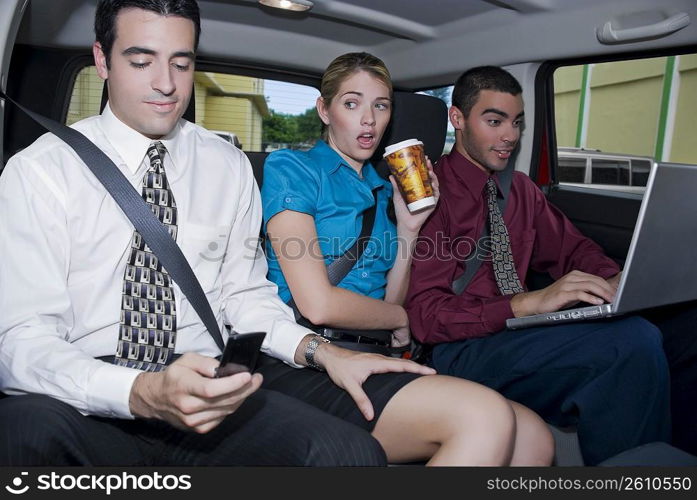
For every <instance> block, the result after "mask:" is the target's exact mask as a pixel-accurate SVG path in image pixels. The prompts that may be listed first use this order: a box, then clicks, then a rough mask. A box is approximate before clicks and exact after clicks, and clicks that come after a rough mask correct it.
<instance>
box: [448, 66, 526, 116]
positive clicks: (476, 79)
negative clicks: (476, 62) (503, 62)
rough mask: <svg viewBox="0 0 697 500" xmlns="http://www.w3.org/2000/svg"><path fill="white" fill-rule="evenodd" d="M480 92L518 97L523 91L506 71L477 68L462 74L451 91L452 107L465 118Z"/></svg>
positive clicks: (484, 67)
mask: <svg viewBox="0 0 697 500" xmlns="http://www.w3.org/2000/svg"><path fill="white" fill-rule="evenodd" d="M482 90H494V91H496V92H505V93H507V94H511V95H518V94H520V93H522V92H523V89H522V88H521V86H520V83H518V80H516V79H515V77H514V76H513V75H511V74H510V73H509V72H508V71H506V70H505V69H503V68H499V67H498V66H478V67H476V68H472V69H469V70H467V71H465V72H464V73H462V74H461V75H460V77H459V78H458V79H457V81H456V82H455V88H454V89H453V98H452V102H453V106H455V107H456V108H458V109H459V110H460V111H462V114H464V115H465V117H467V116H469V114H470V111H472V108H473V107H474V105H475V104H476V103H477V99H479V92H481V91H482Z"/></svg>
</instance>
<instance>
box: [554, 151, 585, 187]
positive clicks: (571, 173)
mask: <svg viewBox="0 0 697 500" xmlns="http://www.w3.org/2000/svg"><path fill="white" fill-rule="evenodd" d="M585 178H586V159H585V158H570V157H568V156H559V182H585Z"/></svg>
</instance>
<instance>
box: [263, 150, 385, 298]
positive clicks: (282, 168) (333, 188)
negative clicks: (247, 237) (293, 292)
mask: <svg viewBox="0 0 697 500" xmlns="http://www.w3.org/2000/svg"><path fill="white" fill-rule="evenodd" d="M361 174H362V177H359V175H358V173H357V172H356V171H355V170H354V169H353V168H352V167H351V166H350V165H348V164H347V163H346V161H345V160H344V159H343V158H341V156H339V154H338V153H337V152H336V151H334V150H333V149H332V148H331V147H329V145H327V143H325V142H324V141H318V142H317V145H315V147H313V148H312V149H311V150H309V151H294V150H289V149H283V150H280V151H274V152H273V153H271V154H270V155H269V156H268V158H267V159H266V163H265V164H264V177H263V179H264V182H263V186H262V189H261V199H262V205H263V210H264V233H266V226H267V223H268V221H269V220H270V219H271V218H272V217H273V216H274V215H276V214H277V213H279V212H282V211H284V210H293V211H295V212H301V213H305V214H308V215H311V216H312V217H314V219H315V226H316V228H317V236H318V238H319V246H320V249H321V251H322V255H323V256H324V261H325V264H326V265H328V264H329V263H331V262H332V261H333V260H334V259H336V258H338V257H340V256H341V255H342V254H343V253H344V252H345V251H346V250H347V249H349V248H350V247H351V245H353V243H354V242H355V240H356V238H357V237H358V236H359V234H360V232H361V225H362V223H363V215H362V214H363V212H364V211H365V210H366V209H367V208H369V207H371V206H372V205H373V203H374V197H373V192H372V191H373V189H377V204H378V206H377V209H376V214H375V223H374V226H373V232H372V237H371V239H370V242H369V243H368V245H367V247H366V249H365V252H364V254H363V256H362V257H361V259H360V260H359V261H358V262H357V263H356V265H354V267H353V269H351V271H350V272H349V274H348V275H347V276H346V277H345V278H344V279H343V280H342V281H341V283H339V285H338V286H340V287H342V288H345V289H347V290H351V291H353V292H356V293H360V294H363V295H367V296H369V297H372V298H376V299H382V298H383V297H384V296H385V285H386V282H387V272H388V271H389V270H390V269H391V268H392V265H393V264H394V261H395V258H396V253H397V228H396V227H395V225H394V224H393V223H392V221H390V219H389V218H388V217H387V208H388V203H391V202H392V201H391V197H392V185H391V184H390V183H389V182H388V181H387V180H385V179H383V178H382V177H380V176H379V175H378V174H377V172H376V171H375V169H374V168H373V166H372V165H371V164H370V163H366V164H365V165H364V166H363V169H362V171H361ZM266 254H267V259H268V262H269V274H268V278H269V280H271V281H273V282H274V283H276V284H277V285H278V293H279V295H280V296H281V298H282V299H283V300H284V301H286V302H287V301H288V300H290V290H289V289H288V284H287V282H286V280H285V277H284V276H283V273H282V272H281V267H280V265H279V263H278V260H277V258H276V253H275V251H274V249H273V248H272V245H271V244H268V243H267V245H266Z"/></svg>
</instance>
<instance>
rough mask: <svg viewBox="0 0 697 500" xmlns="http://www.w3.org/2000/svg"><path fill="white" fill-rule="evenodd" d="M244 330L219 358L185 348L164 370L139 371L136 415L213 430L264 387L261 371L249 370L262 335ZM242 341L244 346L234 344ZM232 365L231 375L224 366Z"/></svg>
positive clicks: (131, 401)
mask: <svg viewBox="0 0 697 500" xmlns="http://www.w3.org/2000/svg"><path fill="white" fill-rule="evenodd" d="M244 335H248V334H242V336H243V338H242V339H239V338H236V340H233V337H235V336H231V337H230V339H229V340H228V343H227V345H226V348H225V353H228V355H227V357H226V356H225V354H224V355H223V358H221V363H218V361H217V360H215V359H214V358H210V357H207V356H202V355H200V354H195V353H186V354H184V355H183V356H181V357H180V358H179V359H178V360H177V361H175V362H174V363H172V364H171V365H170V366H168V367H167V369H166V370H164V371H162V372H157V373H141V374H139V375H138V377H137V378H136V379H135V382H134V383H133V387H132V388H131V394H130V399H129V405H130V409H131V412H132V413H133V415H134V416H136V417H141V418H156V419H159V420H164V421H166V422H169V423H170V424H171V425H173V426H174V427H177V428H179V429H183V430H189V431H194V432H197V433H200V434H203V433H206V432H209V431H210V430H212V429H214V428H215V427H216V426H218V425H219V424H220V423H221V422H222V421H223V420H224V419H225V417H227V416H228V415H230V414H231V413H233V412H234V411H235V410H237V408H239V406H240V405H241V404H242V403H243V402H244V400H245V399H246V398H247V397H249V396H250V395H251V394H252V393H254V392H255V391H256V390H257V389H259V387H260V386H261V382H262V376H261V375H260V374H255V375H252V374H251V373H250V372H251V371H252V370H253V369H254V363H255V362H256V357H257V356H258V353H259V348H260V347H261V342H262V341H263V337H264V334H261V335H259V334H255V335H254V340H252V337H245V336H244ZM240 343H241V344H243V346H244V347H243V348H242V349H239V350H238V349H235V347H236V346H237V345H239V344H240ZM254 346H256V349H253V350H252V348H253V347H254ZM245 349H249V350H247V351H245ZM228 365H230V368H232V371H234V372H236V374H233V375H229V374H228V372H227V371H226V369H224V368H225V367H227V366H228ZM239 366H242V367H245V369H244V370H240V368H239Z"/></svg>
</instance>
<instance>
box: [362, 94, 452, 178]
mask: <svg viewBox="0 0 697 500" xmlns="http://www.w3.org/2000/svg"><path fill="white" fill-rule="evenodd" d="M393 97H394V102H393V108H392V121H391V122H390V125H389V127H388V128H387V131H386V132H385V135H384V136H383V138H382V141H381V142H380V145H379V146H378V148H377V150H376V151H375V154H374V155H373V157H372V158H371V163H372V164H373V165H374V166H375V168H376V170H377V171H378V173H379V174H380V175H382V176H387V175H388V168H387V164H386V163H385V160H383V158H382V155H383V153H384V152H385V146H389V145H390V144H394V143H396V142H401V141H405V140H407V139H418V140H420V141H421V142H423V143H424V150H425V151H426V154H427V155H428V156H429V158H431V161H432V162H434V163H435V161H436V160H437V159H438V158H440V156H441V154H443V147H444V146H445V134H446V133H447V128H448V107H447V106H446V105H445V103H444V102H443V101H442V100H441V99H438V98H437V97H433V96H430V95H424V94H414V93H411V92H395V93H394V96H393Z"/></svg>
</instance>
